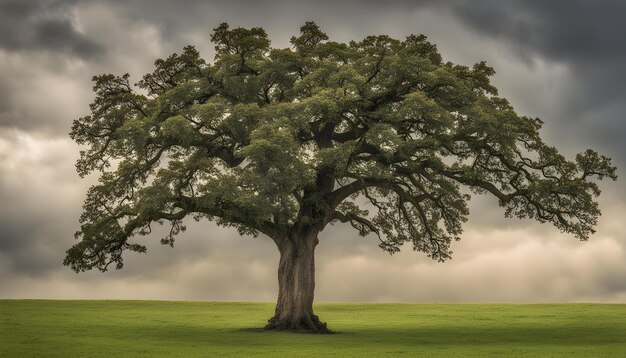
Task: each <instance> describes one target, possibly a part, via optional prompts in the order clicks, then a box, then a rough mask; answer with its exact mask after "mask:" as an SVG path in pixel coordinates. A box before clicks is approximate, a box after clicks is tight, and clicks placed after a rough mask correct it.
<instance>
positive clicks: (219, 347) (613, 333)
mask: <svg viewBox="0 0 626 358" xmlns="http://www.w3.org/2000/svg"><path fill="white" fill-rule="evenodd" d="M315 309H316V313H317V314H318V315H319V316H320V317H321V318H322V320H323V321H326V322H328V325H329V327H330V328H331V329H333V330H336V331H337V332H338V333H337V334H333V335H307V334H295V333H276V332H259V331H257V330H254V329H253V328H258V327H262V326H263V325H264V323H265V322H266V320H267V319H268V318H269V317H270V316H271V315H272V311H273V304H272V303H229V302H172V301H48V300H0V357H5V356H6V357H30V356H46V357H47V356H50V357H55V356H57V357H74V356H75V357H136V356H145V357H158V356H163V357H178V356H180V357H190V356H210V357H240V356H247V355H253V356H256V357H264V356H270V357H274V356H278V357H280V356H285V357H309V356H310V357H314V356H315V357H326V356H331V357H332V356H337V357H352V356H354V357H365V356H372V357H379V356H381V355H386V356H403V355H406V356H415V355H418V354H420V355H421V354H423V355H425V356H428V357H436V356H447V357H449V356H463V357H471V356H489V355H491V356H525V357H526V356H533V355H536V356H551V357H555V356H563V357H571V356H593V357H598V356H604V357H617V356H625V355H626V305H601V304H540V305H505V304H361V303H328V304H326V303H325V304H318V305H316V308H315Z"/></svg>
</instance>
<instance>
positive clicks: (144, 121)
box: [64, 22, 616, 332]
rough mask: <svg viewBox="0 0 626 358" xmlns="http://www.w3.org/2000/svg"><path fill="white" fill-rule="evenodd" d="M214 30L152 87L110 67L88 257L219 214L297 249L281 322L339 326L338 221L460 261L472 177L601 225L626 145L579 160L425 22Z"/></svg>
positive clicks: (73, 261)
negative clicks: (331, 273) (325, 269)
mask: <svg viewBox="0 0 626 358" xmlns="http://www.w3.org/2000/svg"><path fill="white" fill-rule="evenodd" d="M211 40H212V41H213V42H214V43H215V44H216V46H215V51H216V55H215V60H214V62H213V63H212V64H211V63H207V62H205V61H204V60H203V59H202V58H201V57H200V56H199V53H198V52H197V51H196V50H195V49H194V47H192V46H188V47H185V48H184V50H183V52H182V53H181V54H173V55H171V56H170V57H168V58H166V59H164V60H163V59H159V60H157V61H156V62H155V70H154V72H152V73H149V74H146V75H145V76H144V77H143V79H142V80H141V81H139V82H138V83H137V84H136V85H135V86H137V87H138V88H139V89H140V90H139V91H136V90H135V86H133V85H131V84H130V82H129V75H128V74H125V75H123V76H121V77H119V76H114V75H101V76H95V77H94V78H93V80H94V82H95V85H94V91H95V100H94V102H93V103H92V104H91V115H88V116H85V117H82V118H79V119H78V120H75V121H74V123H73V127H72V131H71V133H70V136H71V138H73V139H74V140H75V141H76V142H78V143H79V144H81V145H84V146H86V150H84V151H81V153H80V159H79V160H78V162H77V165H76V167H77V171H78V173H79V175H80V176H81V177H82V176H85V175H87V174H89V173H91V172H94V171H96V172H100V180H99V183H98V184H97V185H94V186H92V187H91V188H90V189H89V191H88V193H87V197H86V200H85V204H84V212H83V214H82V216H81V218H80V222H81V227H80V231H78V232H77V233H76V238H77V239H79V240H80V241H79V242H78V243H76V244H75V245H74V246H73V247H72V248H70V249H69V250H68V251H67V256H66V258H65V261H64V264H65V265H68V266H70V267H71V268H72V269H73V270H75V271H76V272H79V271H85V270H90V269H93V268H98V269H100V270H101V271H106V270H107V268H108V267H109V266H110V265H111V264H114V265H115V267H116V268H117V269H120V268H122V264H123V260H122V253H123V252H124V251H125V250H130V251H137V252H145V251H146V248H145V246H143V245H141V244H139V243H136V242H132V241H131V238H132V237H133V236H137V235H148V234H149V233H150V232H151V228H152V225H153V223H155V222H157V223H163V222H168V223H169V224H170V227H171V230H170V231H169V234H168V235H167V236H166V237H165V238H163V239H162V240H161V242H162V243H163V244H166V245H170V246H171V245H173V244H174V237H175V236H176V234H178V233H179V232H181V231H183V230H184V229H185V227H184V225H183V219H184V218H186V217H188V216H191V217H193V218H195V219H196V220H200V219H208V220H214V221H215V222H217V224H219V225H222V226H226V227H235V228H236V229H237V230H238V231H239V232H240V233H241V234H242V235H243V234H247V235H253V236H257V235H259V234H263V235H265V236H267V237H269V238H271V239H272V240H273V241H274V242H275V243H276V246H277V247H278V250H279V251H280V262H279V267H278V282H279V292H278V302H277V305H276V312H275V316H274V317H272V318H271V319H270V320H269V323H268V324H267V326H266V328H267V329H277V330H309V331H314V332H327V331H328V329H327V328H326V324H325V323H322V322H321V321H320V320H319V319H318V317H317V316H316V315H314V313H313V306H312V304H313V293H314V286H315V278H314V271H315V264H314V250H315V247H316V246H317V244H318V234H319V233H320V231H322V230H323V229H324V228H325V227H326V226H327V225H328V224H334V223H348V224H350V225H351V226H352V227H353V228H354V229H356V231H357V232H358V234H359V235H361V236H367V235H370V234H371V235H374V236H376V237H378V239H379V240H380V244H379V246H380V247H381V248H382V249H383V250H385V251H387V252H389V253H391V254H393V253H395V252H397V251H398V250H399V249H400V247H401V246H402V245H403V244H404V243H411V244H412V246H413V249H414V250H416V251H422V252H425V253H427V254H428V256H429V257H431V258H432V259H434V260H438V261H444V260H446V259H449V258H450V255H451V254H452V252H451V251H450V243H451V241H453V240H458V239H459V236H460V235H461V232H462V223H463V222H465V221H466V219H467V215H468V208H467V204H466V202H467V201H468V199H469V193H489V194H491V195H494V196H495V197H496V198H497V199H498V201H499V204H500V206H502V207H504V208H505V215H506V216H517V217H521V218H532V219H536V220H538V221H540V222H550V223H552V224H553V225H555V226H556V227H557V228H559V229H560V230H562V231H564V232H567V233H571V234H573V235H574V236H576V237H577V238H579V239H581V240H586V239H587V238H588V237H589V235H590V234H591V233H593V232H594V226H595V225H596V222H597V218H598V216H599V215H600V210H599V209H598V204H597V202H595V201H594V198H595V197H597V196H598V195H599V193H600V191H599V189H598V186H597V184H596V183H595V182H594V181H592V179H603V178H605V177H608V178H611V179H616V174H615V171H616V169H615V167H613V166H612V165H611V163H610V159H608V158H607V157H605V156H602V155H599V154H597V153H596V152H594V151H592V150H587V151H586V152H584V153H582V154H578V155H577V156H576V158H575V160H574V161H568V160H566V159H565V158H564V157H563V156H562V155H561V154H559V153H558V151H557V149H555V148H554V147H551V146H548V145H547V144H545V143H544V142H543V141H542V139H541V138H540V136H539V129H540V127H541V125H542V122H541V121H540V120H539V119H537V118H529V117H524V116H520V115H518V114H516V112H515V111H514V109H513V108H512V106H511V105H510V104H509V103H508V102H507V100H506V99H504V98H500V97H498V96H497V90H496V88H495V87H494V86H493V85H492V84H491V83H490V80H489V77H490V76H492V75H493V74H494V70H493V69H492V68H490V67H488V66H487V65H486V64H485V63H484V62H480V63H478V64H475V65H474V66H473V67H472V68H469V67H466V66H460V65H454V64H452V63H450V62H444V61H443V60H442V57H441V55H440V54H439V53H438V51H437V48H436V46H435V45H433V44H431V43H429V42H428V41H427V40H426V37H425V36H423V35H420V36H415V35H411V36H408V37H407V38H406V39H405V40H403V41H400V40H396V39H392V38H390V37H388V36H369V37H366V38H364V39H363V40H361V41H359V42H355V41H351V42H349V43H337V42H332V41H328V37H327V36H326V34H324V33H323V32H322V31H320V29H319V28H318V26H317V25H316V24H314V23H313V22H307V23H306V24H305V25H304V26H302V28H301V32H300V36H298V37H292V38H291V47H290V48H282V49H280V48H271V47H270V41H269V40H268V38H267V35H266V33H265V31H264V30H263V29H261V28H252V29H244V28H235V29H231V28H229V26H228V25H227V24H225V23H223V24H221V25H219V26H218V27H217V28H215V29H214V33H213V34H212V36H211ZM112 164H113V165H112ZM462 187H464V188H467V189H465V190H463V191H462V190H461V188H462ZM364 204H368V206H365V205H364ZM365 208H369V210H366V209H365Z"/></svg>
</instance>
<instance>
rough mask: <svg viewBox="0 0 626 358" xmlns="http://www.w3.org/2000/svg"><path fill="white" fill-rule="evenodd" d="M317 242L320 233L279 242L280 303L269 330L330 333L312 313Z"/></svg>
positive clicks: (299, 235) (270, 322)
mask: <svg viewBox="0 0 626 358" xmlns="http://www.w3.org/2000/svg"><path fill="white" fill-rule="evenodd" d="M317 243H318V239H317V233H314V234H298V235H294V236H293V237H290V238H289V239H286V240H277V245H278V249H279V251H280V263H279V265H278V301H277V303H276V312H275V315H274V317H272V318H271V319H269V321H268V324H267V326H265V329H266V330H286V331H298V332H305V333H331V331H330V330H329V329H328V328H327V327H326V323H325V322H321V321H320V320H319V318H318V317H317V316H316V315H315V314H314V313H313V296H314V291H315V258H314V254H315V246H317Z"/></svg>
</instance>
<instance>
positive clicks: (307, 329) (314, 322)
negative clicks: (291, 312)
mask: <svg viewBox="0 0 626 358" xmlns="http://www.w3.org/2000/svg"><path fill="white" fill-rule="evenodd" d="M263 329H264V330H266V331H290V332H297V333H318V334H328V333H334V332H333V331H331V330H330V329H328V327H326V322H321V321H320V320H319V318H318V317H317V316H316V315H306V316H304V317H300V319H282V320H281V319H279V318H278V317H277V316H274V317H272V318H270V319H269V320H268V321H267V326H265V328H263Z"/></svg>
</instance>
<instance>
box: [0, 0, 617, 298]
mask: <svg viewBox="0 0 626 358" xmlns="http://www.w3.org/2000/svg"><path fill="white" fill-rule="evenodd" d="M624 14H626V4H625V3H623V2H619V1H594V2H588V1H582V0H581V1H569V2H559V1H553V2H541V1H488V0H483V1H472V2H471V3H469V2H464V1H456V0H452V1H426V0H425V1H417V2H412V1H400V0H398V1H388V2H385V3H384V4H383V3H381V2H374V1H341V2H340V1H334V2H331V1H320V2H315V3H312V2H310V3H304V2H302V3H300V2H297V1H280V0H275V1H268V2H256V1H239V2H237V1H210V2H207V1H185V2H171V1H165V0H156V1H147V0H146V1H128V2H126V1H115V0H112V1H104V0H88V1H71V0H63V1H62V0H57V1H17V0H0V203H1V205H0V297H23V298H146V299H197V300H238V301H244V300H265V301H272V300H274V299H275V297H276V290H277V282H276V277H275V276H276V270H277V263H278V253H277V250H276V249H275V247H274V244H273V243H272V242H271V240H269V239H267V238H264V237H259V238H251V237H240V236H239V235H238V234H237V233H236V231H234V230H228V229H223V228H219V227H217V226H216V225H214V224H213V223H209V222H200V223H194V222H193V221H192V220H190V222H189V223H188V227H189V229H188V231H187V232H186V233H184V234H182V235H181V236H180V238H179V239H178V241H177V243H176V245H175V247H174V248H169V247H165V246H162V245H160V244H159V243H158V241H159V240H158V239H159V238H160V236H159V233H158V232H156V233H155V234H154V235H152V236H149V237H145V238H140V239H138V240H141V241H145V242H146V243H147V245H148V253H147V254H128V255H127V256H126V261H125V264H126V266H125V268H124V269H123V270H121V271H112V272H107V273H105V274H101V273H99V272H88V273H84V274H79V275H76V274H74V273H73V272H71V271H70V270H69V269H68V268H67V267H63V266H62V265H61V261H62V259H63V256H64V252H65V250H66V249H67V248H69V247H70V246H71V245H72V243H73V233H74V232H75V231H76V230H77V229H78V216H79V215H80V212H81V205H82V201H83V199H84V195H85V192H86V190H87V188H88V187H89V185H91V184H93V183H94V182H95V181H96V180H97V177H95V176H91V177H88V178H86V179H80V178H79V177H78V175H76V173H75V170H74V162H75V160H76V159H77V156H78V150H79V147H78V146H77V145H75V144H74V143H73V142H72V141H71V140H70V139H69V138H68V136H67V133H68V132H69V130H70V126H71V123H72V120H73V119H75V118H77V117H79V116H82V115H86V114H88V111H89V107H88V105H89V103H90V101H91V100H92V93H91V83H90V78H91V76H93V75H96V74H101V73H114V74H123V73H126V72H128V73H130V75H131V80H132V81H138V80H139V79H140V78H141V76H142V75H143V74H144V73H147V72H149V71H150V70H151V68H152V64H153V62H154V60H155V59H156V58H160V57H165V56H168V55H169V54H171V53H172V52H180V51H181V49H182V48H183V47H184V46H185V45H187V44H191V45H194V46H196V47H197V48H198V50H199V51H200V53H201V54H202V56H203V57H204V58H205V59H207V60H211V59H212V58H213V55H214V52H213V45H212V44H211V43H210V42H209V40H208V39H209V36H210V33H211V29H213V28H214V27H216V26H217V25H218V24H219V23H221V22H228V23H230V24H231V25H233V26H244V27H251V26H261V27H263V28H265V29H266V30H267V32H268V34H269V36H270V38H271V40H272V45H273V46H275V47H285V46H288V44H289V42H288V41H289V38H290V37H291V36H292V35H294V34H296V33H297V31H298V28H299V26H301V25H302V24H303V23H304V22H305V21H307V20H314V21H316V22H317V23H318V24H319V25H320V26H321V27H322V29H323V30H324V31H325V32H326V33H327V34H328V35H329V36H330V38H331V39H333V40H336V41H349V40H352V39H356V40H358V39H360V38H363V37H364V36H367V35H371V34H388V35H390V36H392V37H396V38H403V37H404V36H407V35H409V34H412V33H416V34H419V33H423V34H425V35H427V36H428V38H429V39H430V40H431V41H432V42H434V43H436V44H437V46H438V48H439V50H440V52H441V53H442V55H443V56H444V59H446V60H450V61H453V62H455V63H460V64H465V65H471V64H473V63H475V62H478V61H481V60H486V61H487V62H488V63H489V64H490V65H492V66H493V67H494V68H495V69H496V72H497V74H496V75H495V77H494V78H493V82H494V83H495V85H496V86H497V87H498V89H499V91H500V94H501V95H502V96H503V97H506V98H508V99H509V100H510V102H511V103H512V104H513V105H514V107H515V108H516V109H517V110H518V112H520V113H521V114H524V115H529V116H533V117H534V116H536V117H541V118H542V119H543V120H544V121H545V126H544V129H543V131H542V134H543V136H544V138H545V139H546V141H547V142H548V143H551V144H553V145H555V146H556V147H558V148H559V149H561V150H562V151H563V152H564V153H565V155H566V156H567V157H569V158H572V156H573V155H574V154H575V153H577V152H580V151H583V150H584V149H586V148H594V149H597V150H599V151H600V152H602V153H603V154H606V155H608V156H610V157H612V158H613V161H614V162H615V164H617V165H618V171H619V172H618V174H619V175H620V179H619V181H618V182H615V183H613V182H606V183H602V184H601V188H602V189H603V194H602V196H601V198H600V207H601V208H602V209H603V212H604V215H603V216H602V217H601V219H600V222H599V225H598V232H597V233H596V234H595V235H594V236H593V237H592V238H591V239H590V240H589V241H588V242H578V241H576V240H575V239H574V238H573V237H571V236H568V235H564V234H561V233H559V232H558V230H556V229H555V228H553V227H550V226H548V225H541V224H539V223H535V222H530V221H525V220H517V219H504V218H503V213H502V210H501V209H500V208H499V207H498V205H497V201H496V200H494V199H493V198H490V197H475V198H473V199H472V201H471V203H470V209H471V212H472V214H471V215H470V219H469V221H468V223H467V224H466V225H465V233H464V234H463V236H462V240H461V241H460V242H458V243H454V244H453V250H454V252H455V253H454V255H453V259H452V260H451V261H449V262H446V263H444V264H440V263H437V262H433V261H432V260H430V259H428V258H427V257H425V255H423V254H420V253H415V252H413V251H411V250H410V247H405V249H404V250H403V251H402V252H401V253H399V254H397V255H393V256H389V255H388V254H386V253H384V252H382V251H381V250H380V249H379V248H378V247H377V246H376V239H375V238H373V237H368V238H360V237H358V235H357V234H356V233H355V232H353V231H351V230H350V228H349V227H346V226H341V225H337V226H334V227H330V228H327V229H326V230H324V231H323V232H322V235H321V237H320V241H321V243H320V246H319V247H318V249H317V259H316V260H317V262H316V267H317V270H318V271H317V291H316V299H319V300H321V301H427V302H430V301H439V302H441V301H450V302H495V301H497V302H547V301H550V302H553V301H577V302H580V301H597V302H624V301H626V234H624V231H623V216H624V210H625V209H626V191H625V190H624V189H625V186H624V185H623V178H624V177H625V175H624V174H626V172H625V171H624V168H626V141H624V139H623V138H624V136H625V135H626V118H625V115H626V87H624V86H623V83H625V82H626V71H624V70H623V67H624V64H625V63H626V47H624V46H623V44H624V43H626V24H625V23H624V21H623V19H622V18H621V17H623V15H624Z"/></svg>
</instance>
